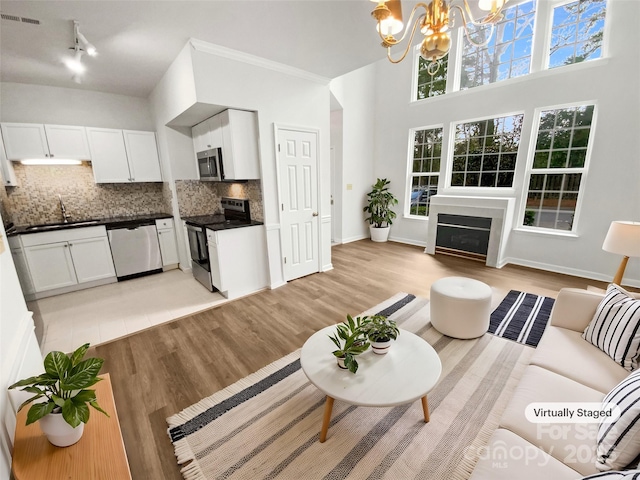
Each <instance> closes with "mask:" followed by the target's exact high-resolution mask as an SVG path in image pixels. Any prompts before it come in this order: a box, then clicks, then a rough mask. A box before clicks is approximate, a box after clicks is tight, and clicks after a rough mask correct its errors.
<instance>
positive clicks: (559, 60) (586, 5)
mask: <svg viewBox="0 0 640 480" xmlns="http://www.w3.org/2000/svg"><path fill="white" fill-rule="evenodd" d="M606 3H607V2H606V0H579V1H577V2H571V3H567V4H565V5H561V6H558V7H556V8H554V9H553V26H552V30H551V44H550V46H549V68H554V67H559V66H562V65H570V64H572V63H580V62H584V61H585V60H593V59H596V58H600V57H601V56H602V37H603V33H604V22H605V16H606Z"/></svg>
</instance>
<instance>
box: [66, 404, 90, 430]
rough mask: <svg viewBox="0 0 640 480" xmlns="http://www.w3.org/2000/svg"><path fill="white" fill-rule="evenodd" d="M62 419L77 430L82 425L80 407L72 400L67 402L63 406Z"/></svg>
mask: <svg viewBox="0 0 640 480" xmlns="http://www.w3.org/2000/svg"><path fill="white" fill-rule="evenodd" d="M85 408H86V405H85ZM87 410H88V408H87ZM62 418H64V421H65V422H67V423H68V424H69V425H71V426H72V427H73V428H76V427H77V426H78V425H80V424H81V423H82V420H81V413H80V411H79V410H78V407H77V406H76V405H75V404H74V403H73V402H72V401H71V399H70V398H68V399H67V400H65V402H64V405H63V406H62Z"/></svg>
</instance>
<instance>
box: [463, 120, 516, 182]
mask: <svg viewBox="0 0 640 480" xmlns="http://www.w3.org/2000/svg"><path fill="white" fill-rule="evenodd" d="M523 119H524V115H522V114H520V115H511V116H508V117H499V118H494V119H490V120H480V121H475V122H469V123H459V124H457V125H456V129H455V135H456V136H455V145H454V151H453V168H452V174H451V186H452V187H511V186H512V185H513V175H514V172H515V169H516V156H517V154H518V147H519V146H520V133H521V130H522V121H523Z"/></svg>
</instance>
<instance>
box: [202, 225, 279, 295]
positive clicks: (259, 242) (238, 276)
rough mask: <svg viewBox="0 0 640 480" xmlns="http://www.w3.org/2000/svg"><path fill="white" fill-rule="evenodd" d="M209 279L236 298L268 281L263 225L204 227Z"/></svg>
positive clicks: (264, 285) (261, 287)
mask: <svg viewBox="0 0 640 480" xmlns="http://www.w3.org/2000/svg"><path fill="white" fill-rule="evenodd" d="M207 243H208V245H209V262H210V265H211V283H212V284H213V285H214V286H215V287H216V288H217V289H218V290H220V292H221V293H222V294H223V295H225V296H226V297H227V298H229V299H231V298H238V297H241V296H243V295H248V294H249V293H253V292H255V291H258V290H261V289H263V288H266V287H267V286H268V285H269V272H268V263H267V247H266V236H265V231H264V226H263V225H256V226H251V227H241V228H233V229H228V230H217V231H214V230H209V229H207Z"/></svg>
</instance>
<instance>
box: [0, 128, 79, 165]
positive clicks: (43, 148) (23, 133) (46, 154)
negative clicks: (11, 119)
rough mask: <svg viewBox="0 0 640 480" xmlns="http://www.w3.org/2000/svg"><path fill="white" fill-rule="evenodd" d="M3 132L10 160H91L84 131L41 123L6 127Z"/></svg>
mask: <svg viewBox="0 0 640 480" xmlns="http://www.w3.org/2000/svg"><path fill="white" fill-rule="evenodd" d="M1 128H2V136H3V138H4V143H5V149H6V153H7V157H8V158H9V160H25V159H30V158H37V159H41V158H54V159H55V158H58V159H73V160H90V159H91V153H90V151H89V144H88V142H87V134H86V131H85V128H84V127H81V126H76V125H42V124H39V123H3V124H2V125H1Z"/></svg>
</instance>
